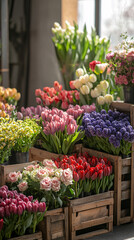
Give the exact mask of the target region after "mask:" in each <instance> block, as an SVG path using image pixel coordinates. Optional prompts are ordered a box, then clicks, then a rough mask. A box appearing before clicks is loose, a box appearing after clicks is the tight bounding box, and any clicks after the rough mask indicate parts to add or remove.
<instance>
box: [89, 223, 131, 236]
mask: <svg viewBox="0 0 134 240" xmlns="http://www.w3.org/2000/svg"><path fill="white" fill-rule="evenodd" d="M89 240H134V223H128V224H124V225H121V226H118V227H117V226H116V227H114V229H113V232H110V233H106V234H103V235H100V236H96V237H91V238H89Z"/></svg>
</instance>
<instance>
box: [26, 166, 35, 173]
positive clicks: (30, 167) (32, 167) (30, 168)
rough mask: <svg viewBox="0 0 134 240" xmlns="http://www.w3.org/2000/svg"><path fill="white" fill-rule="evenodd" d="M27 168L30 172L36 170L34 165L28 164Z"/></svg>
mask: <svg viewBox="0 0 134 240" xmlns="http://www.w3.org/2000/svg"><path fill="white" fill-rule="evenodd" d="M25 170H26V171H29V172H31V171H33V170H34V165H29V166H27V167H26V169H25Z"/></svg>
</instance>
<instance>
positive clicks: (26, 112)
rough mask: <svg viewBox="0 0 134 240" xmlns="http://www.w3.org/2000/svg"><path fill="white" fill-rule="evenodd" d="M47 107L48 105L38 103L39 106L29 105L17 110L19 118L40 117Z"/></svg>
mask: <svg viewBox="0 0 134 240" xmlns="http://www.w3.org/2000/svg"><path fill="white" fill-rule="evenodd" d="M45 109H47V107H46V108H45V107H41V106H40V105H38V106H37V107H33V106H32V107H27V108H24V107H22V108H21V112H17V118H18V119H19V120H21V119H23V118H24V119H25V118H35V119H37V120H38V119H39V118H40V116H41V113H42V112H43V111H45Z"/></svg>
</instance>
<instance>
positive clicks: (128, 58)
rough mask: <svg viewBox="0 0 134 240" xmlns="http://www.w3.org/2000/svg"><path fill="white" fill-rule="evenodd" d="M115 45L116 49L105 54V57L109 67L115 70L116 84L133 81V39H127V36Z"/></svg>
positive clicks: (126, 83) (131, 83)
mask: <svg viewBox="0 0 134 240" xmlns="http://www.w3.org/2000/svg"><path fill="white" fill-rule="evenodd" d="M122 37H123V38H124V40H123V41H122V42H121V43H120V44H119V45H118V46H117V50H115V51H114V52H110V53H108V54H107V56H106V59H107V60H108V62H109V65H110V68H111V70H112V71H114V72H115V82H116V84H117V85H124V86H125V85H129V86H132V85H133V83H134V41H128V39H127V36H124V35H122Z"/></svg>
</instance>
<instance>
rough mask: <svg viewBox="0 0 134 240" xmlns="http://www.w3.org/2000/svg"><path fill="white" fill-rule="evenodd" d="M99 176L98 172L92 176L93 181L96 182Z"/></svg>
mask: <svg viewBox="0 0 134 240" xmlns="http://www.w3.org/2000/svg"><path fill="white" fill-rule="evenodd" d="M97 176H98V174H97V172H95V173H94V174H93V175H92V177H91V179H92V180H95V179H96V178H97Z"/></svg>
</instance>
